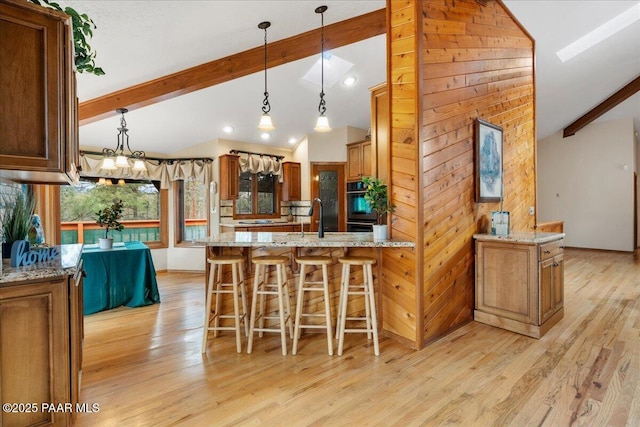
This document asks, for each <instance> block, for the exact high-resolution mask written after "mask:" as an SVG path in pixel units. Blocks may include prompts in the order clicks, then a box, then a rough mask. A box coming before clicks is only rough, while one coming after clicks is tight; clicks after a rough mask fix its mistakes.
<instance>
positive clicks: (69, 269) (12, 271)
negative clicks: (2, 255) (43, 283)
mask: <svg viewBox="0 0 640 427" xmlns="http://www.w3.org/2000/svg"><path fill="white" fill-rule="evenodd" d="M82 246H83V245H82V244H70V245H61V246H60V252H61V255H60V259H57V260H53V261H47V262H42V263H36V264H33V265H30V266H27V267H11V265H10V261H9V260H8V259H6V260H3V263H2V274H0V285H3V284H11V283H14V282H23V281H27V280H41V279H50V278H53V277H60V276H70V275H74V274H76V272H77V271H78V264H79V262H80V257H81V256H82Z"/></svg>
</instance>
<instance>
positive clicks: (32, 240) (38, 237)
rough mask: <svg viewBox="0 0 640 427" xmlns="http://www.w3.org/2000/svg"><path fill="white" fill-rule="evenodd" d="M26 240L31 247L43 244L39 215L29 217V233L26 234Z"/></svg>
mask: <svg viewBox="0 0 640 427" xmlns="http://www.w3.org/2000/svg"><path fill="white" fill-rule="evenodd" d="M27 240H28V241H29V244H31V245H42V244H44V229H43V228H42V220H41V219H40V215H38V214H33V215H31V225H30V227H29V233H28V234H27Z"/></svg>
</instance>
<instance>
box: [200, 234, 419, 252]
mask: <svg viewBox="0 0 640 427" xmlns="http://www.w3.org/2000/svg"><path fill="white" fill-rule="evenodd" d="M194 243H195V244H196V245H205V246H218V247H222V246H225V247H229V246H235V247H294V248H295V247H302V248H305V247H318V248H326V247H336V248H343V247H350V248H398V247H410V248H412V247H414V246H415V243H414V242H409V241H403V240H394V239H389V240H380V241H377V240H376V241H374V240H373V233H325V234H324V238H319V237H318V234H317V233H315V232H305V233H304V235H302V234H301V233H300V232H296V233H286V232H275V233H270V232H257V233H256V232H253V233H252V232H249V231H246V232H235V233H221V234H220V235H218V236H213V237H209V238H208V239H205V240H196V241H195V242H194Z"/></svg>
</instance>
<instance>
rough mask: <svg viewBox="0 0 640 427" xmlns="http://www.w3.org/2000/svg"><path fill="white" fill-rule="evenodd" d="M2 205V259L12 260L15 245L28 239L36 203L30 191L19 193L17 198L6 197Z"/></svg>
mask: <svg viewBox="0 0 640 427" xmlns="http://www.w3.org/2000/svg"><path fill="white" fill-rule="evenodd" d="M2 205H3V211H2V242H3V243H2V257H3V258H11V247H12V246H13V243H14V242H16V241H18V240H25V239H26V238H27V234H28V233H29V229H30V228H31V216H32V215H33V212H34V211H35V208H36V201H35V198H34V197H33V193H32V192H31V191H30V190H29V191H27V194H25V193H23V192H22V191H18V192H17V193H16V195H15V197H13V196H9V195H5V196H4V197H3V198H2Z"/></svg>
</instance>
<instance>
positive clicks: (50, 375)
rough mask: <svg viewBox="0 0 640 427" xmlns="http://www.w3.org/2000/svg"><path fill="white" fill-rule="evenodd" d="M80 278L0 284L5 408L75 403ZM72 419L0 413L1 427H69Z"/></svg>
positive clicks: (42, 413) (79, 351)
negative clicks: (16, 404) (21, 404)
mask: <svg viewBox="0 0 640 427" xmlns="http://www.w3.org/2000/svg"><path fill="white" fill-rule="evenodd" d="M81 274H82V271H81V270H79V272H78V275H77V276H76V277H72V276H64V277H57V278H52V279H48V280H41V281H38V280H34V281H24V282H19V283H15V284H13V283H9V284H2V285H0V378H2V381H1V382H0V397H2V402H3V403H14V402H15V403H24V404H31V403H35V404H37V405H41V404H42V403H48V404H56V405H58V404H65V403H71V404H73V405H75V403H77V402H78V396H79V390H80V377H81V365H82V335H83V316H82V275H81ZM38 409H41V407H40V406H38ZM71 418H72V416H71V414H70V413H68V412H45V411H41V410H37V411H31V412H28V411H26V410H21V411H12V412H9V411H2V412H0V425H6V426H32V425H47V426H68V425H70V424H71Z"/></svg>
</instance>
